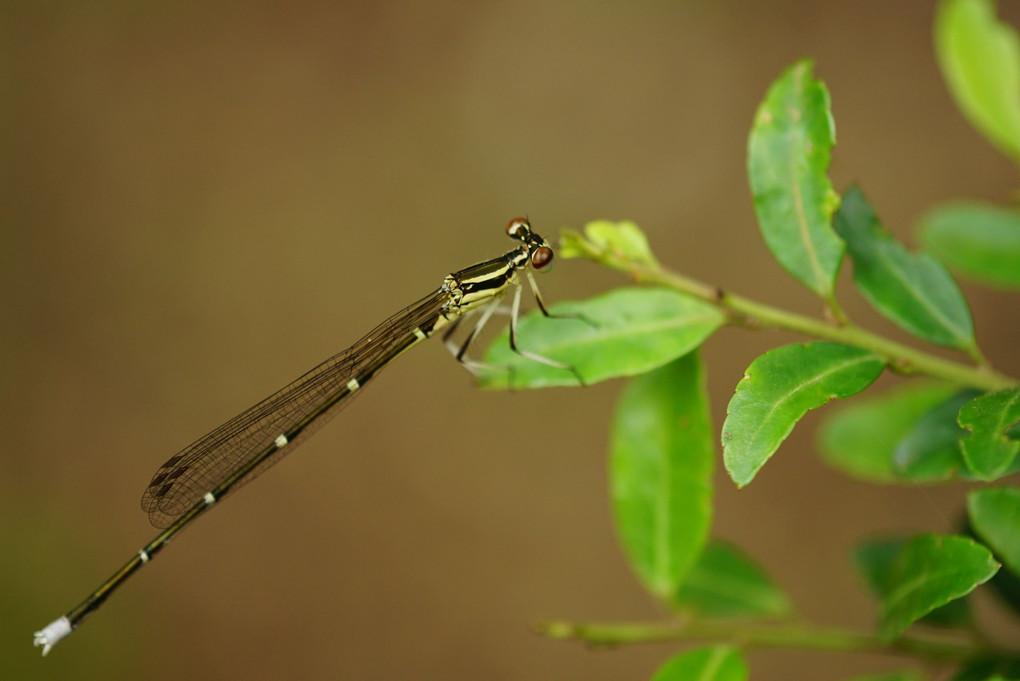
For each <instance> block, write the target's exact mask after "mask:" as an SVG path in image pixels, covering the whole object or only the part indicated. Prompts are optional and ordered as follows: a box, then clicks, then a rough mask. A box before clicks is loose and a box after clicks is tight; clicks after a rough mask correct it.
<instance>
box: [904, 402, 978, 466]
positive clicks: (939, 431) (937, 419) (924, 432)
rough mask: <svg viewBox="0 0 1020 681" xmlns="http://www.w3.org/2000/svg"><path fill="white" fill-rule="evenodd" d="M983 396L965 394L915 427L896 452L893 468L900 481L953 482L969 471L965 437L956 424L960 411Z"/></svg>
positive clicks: (919, 421)
mask: <svg viewBox="0 0 1020 681" xmlns="http://www.w3.org/2000/svg"><path fill="white" fill-rule="evenodd" d="M980 394H981V392H980V391H978V390H964V391H962V392H959V393H957V394H955V395H953V396H952V397H950V398H949V399H947V400H946V401H945V402H943V403H942V404H939V405H937V406H935V407H933V408H932V409H931V410H930V411H929V412H928V413H926V414H925V415H924V416H922V417H921V418H920V419H918V420H917V421H916V423H914V425H913V427H912V428H911V429H910V432H909V433H907V435H906V436H905V437H904V438H903V439H902V440H900V442H899V444H897V445H896V449H895V451H894V452H893V465H894V466H895V468H896V470H897V471H898V473H899V474H900V476H901V477H903V478H905V479H908V480H911V481H913V482H937V481H942V480H950V479H952V478H955V477H957V476H958V475H962V474H963V473H964V472H965V471H966V468H967V467H966V464H964V462H963V455H962V454H961V453H960V438H961V437H963V436H964V435H965V434H966V431H964V430H963V429H962V428H960V426H959V425H958V424H957V423H956V415H957V414H958V413H959V411H960V407H962V406H963V405H965V404H966V403H967V402H969V401H970V400H972V399H973V398H974V397H976V396H977V395H980Z"/></svg>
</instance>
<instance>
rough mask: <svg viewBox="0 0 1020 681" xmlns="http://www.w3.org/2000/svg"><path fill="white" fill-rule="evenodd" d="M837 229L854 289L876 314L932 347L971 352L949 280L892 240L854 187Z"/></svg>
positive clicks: (963, 304) (969, 330)
mask: <svg viewBox="0 0 1020 681" xmlns="http://www.w3.org/2000/svg"><path fill="white" fill-rule="evenodd" d="M835 226H836V231H837V232H839V235H840V236H842V237H843V239H844V240H845V241H846V246H847V251H848V252H849V254H850V258H851V260H853V263H854V284H856V285H857V288H858V290H859V291H860V292H861V294H862V295H863V296H864V297H865V298H867V299H868V300H869V301H870V302H871V304H872V305H873V306H874V307H875V309H876V310H878V311H879V312H881V313H882V314H883V315H884V316H886V317H888V318H889V319H890V320H892V321H893V322H895V323H896V324H898V325H899V326H900V327H902V328H903V329H905V330H907V331H909V332H910V333H912V334H914V335H915V336H918V337H919V338H923V339H924V340H926V341H929V342H931V343H937V344H939V345H945V346H949V347H953V348H958V349H962V350H970V349H973V348H974V325H973V323H972V321H971V318H970V309H969V308H968V307H967V301H966V300H964V298H963V294H962V293H961V292H960V288H959V287H958V286H957V285H956V282H955V281H953V278H952V276H950V274H949V272H948V271H947V270H946V268H945V267H944V266H943V265H942V263H940V262H939V261H938V260H936V259H935V258H933V257H931V256H930V255H927V254H925V253H918V254H914V253H910V252H909V251H907V249H906V248H904V247H903V245H902V244H900V243H899V242H898V241H896V240H895V239H894V238H893V237H892V235H891V234H889V233H888V232H887V231H886V230H885V229H884V228H883V227H882V224H881V223H880V222H879V221H878V218H877V217H876V216H875V212H874V210H873V209H872V208H871V206H870V205H869V204H868V201H867V199H865V198H864V195H863V194H862V193H861V192H860V190H858V189H857V188H856V187H853V188H851V189H850V190H849V191H848V192H847V193H846V194H845V195H844V196H843V204H842V205H841V206H840V208H839V211H838V212H837V213H836V221H835Z"/></svg>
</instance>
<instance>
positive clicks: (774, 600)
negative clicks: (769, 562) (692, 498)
mask: <svg viewBox="0 0 1020 681" xmlns="http://www.w3.org/2000/svg"><path fill="white" fill-rule="evenodd" d="M673 604H674V605H675V606H676V607H677V608H679V609H684V610H693V611H695V612H697V613H698V614H699V615H701V616H703V617H780V616H783V615H788V614H789V613H790V611H791V609H792V608H791V605H790V599H789V598H788V597H787V595H786V593H785V592H784V591H783V590H782V589H780V588H779V587H778V586H776V584H775V583H774V582H773V581H772V580H771V579H770V578H769V577H768V575H766V574H765V571H764V570H762V569H761V567H760V566H759V565H758V564H757V563H755V562H754V561H753V560H752V559H751V558H749V557H748V556H746V555H744V554H743V553H742V552H741V551H739V550H738V549H737V548H735V547H733V546H730V545H728V544H725V543H722V542H719V541H711V542H709V544H708V546H706V547H705V550H704V552H703V553H702V554H701V557H700V558H698V562H697V563H695V564H694V567H693V568H692V569H691V571H690V573H689V574H688V575H687V579H686V580H684V583H683V586H681V587H680V590H679V591H678V592H677V593H676V596H675V597H674V598H673Z"/></svg>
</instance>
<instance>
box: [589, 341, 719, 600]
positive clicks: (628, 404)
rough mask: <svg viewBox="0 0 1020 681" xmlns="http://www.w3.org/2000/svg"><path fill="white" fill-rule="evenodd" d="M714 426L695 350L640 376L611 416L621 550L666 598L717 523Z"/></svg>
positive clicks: (611, 467) (611, 462)
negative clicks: (715, 522) (714, 494)
mask: <svg viewBox="0 0 1020 681" xmlns="http://www.w3.org/2000/svg"><path fill="white" fill-rule="evenodd" d="M713 439H714V438H713V431H712V425H711V417H710V414H709V404H708V394H707V392H706V388H705V375H704V367H703V366H702V362H701V359H700V358H699V356H698V353H697V352H691V353H689V354H688V355H687V356H685V357H682V358H680V359H678V360H676V361H674V362H671V363H669V364H667V365H665V366H663V367H660V368H659V369H656V370H655V371H653V372H650V373H647V374H645V375H643V376H638V377H637V378H635V379H634V380H633V381H632V382H631V383H630V385H628V386H627V389H626V390H625V391H624V393H623V396H622V397H621V398H620V402H619V404H618V405H617V407H616V414H615V416H614V418H613V430H612V443H611V445H610V458H609V478H610V480H609V483H610V484H609V487H610V491H611V494H612V504H613V515H614V516H615V519H616V529H617V533H618V535H619V537H620V542H621V544H622V545H623V548H624V552H625V554H626V555H627V558H628V560H629V561H630V564H631V566H632V567H633V568H634V571H635V572H636V573H637V574H638V576H639V577H640V578H641V581H642V582H643V583H644V586H645V588H646V589H648V591H649V592H651V593H652V594H653V595H655V596H656V597H658V598H659V599H660V600H662V601H664V602H669V600H670V598H671V597H672V596H673V595H674V594H675V593H676V590H677V589H678V588H679V586H680V584H681V583H682V582H683V580H684V578H685V577H686V576H687V573H688V571H689V570H690V569H691V566H692V565H693V564H694V562H695V560H696V559H697V558H698V556H699V555H700V554H701V550H702V548H703V547H704V545H705V541H706V539H707V537H708V529H709V527H710V525H711V521H712V470H713V465H712V464H713V461H714V459H715V450H714V447H713V442H712V441H713Z"/></svg>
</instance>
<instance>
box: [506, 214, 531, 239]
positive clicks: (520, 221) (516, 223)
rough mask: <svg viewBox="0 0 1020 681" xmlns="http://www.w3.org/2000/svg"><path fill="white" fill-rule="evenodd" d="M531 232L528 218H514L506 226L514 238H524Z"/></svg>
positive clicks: (507, 231) (508, 232)
mask: <svg viewBox="0 0 1020 681" xmlns="http://www.w3.org/2000/svg"><path fill="white" fill-rule="evenodd" d="M529 232H531V225H529V224H528V220H527V219H526V218H514V219H513V220H511V221H510V223H509V224H507V226H506V233H507V234H509V235H510V236H512V237H513V238H514V239H520V240H521V241H523V240H524V237H525V236H526V235H527V234H528V233H529Z"/></svg>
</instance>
